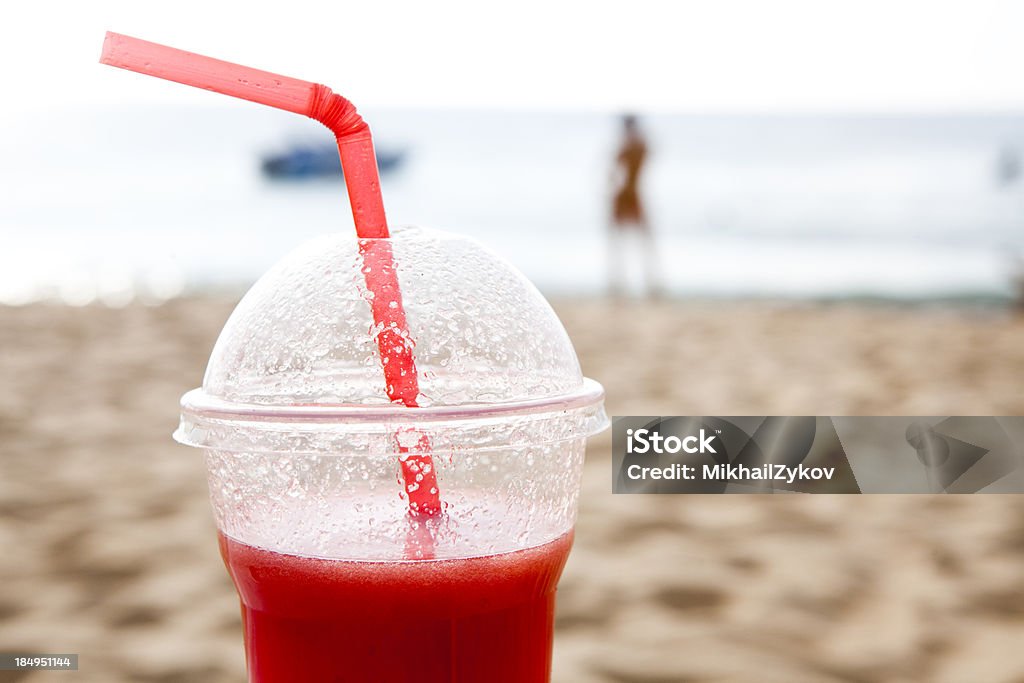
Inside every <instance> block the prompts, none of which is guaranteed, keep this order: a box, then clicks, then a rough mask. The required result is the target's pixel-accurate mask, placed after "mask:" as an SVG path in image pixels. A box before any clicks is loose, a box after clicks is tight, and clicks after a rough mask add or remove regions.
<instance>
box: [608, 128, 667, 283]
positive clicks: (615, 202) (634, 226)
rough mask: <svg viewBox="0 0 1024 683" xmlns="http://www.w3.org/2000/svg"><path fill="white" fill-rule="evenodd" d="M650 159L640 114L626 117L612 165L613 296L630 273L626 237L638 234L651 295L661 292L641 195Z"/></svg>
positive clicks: (610, 265) (610, 253)
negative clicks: (624, 243)
mask: <svg viewBox="0 0 1024 683" xmlns="http://www.w3.org/2000/svg"><path fill="white" fill-rule="evenodd" d="M646 160H647V141H646V140H645V139H644V136H643V134H642V133H641V132H640V128H639V126H638V124H637V119H636V116H634V115H633V114H626V115H624V116H623V117H622V142H621V143H619V150H618V152H617V153H616V155H615V163H614V165H613V166H612V174H611V184H612V216H611V218H612V220H611V224H610V226H609V228H610V230H609V232H610V234H609V238H610V239H609V244H608V287H609V290H610V293H611V294H612V296H619V295H621V294H622V293H623V291H624V287H623V280H624V277H625V273H626V259H625V253H626V252H625V250H624V249H623V245H622V242H623V238H624V237H625V236H626V235H627V234H629V233H631V232H632V233H634V234H636V235H637V236H638V237H639V238H640V240H641V250H642V268H643V273H644V282H645V284H646V288H647V296H649V297H658V296H660V295H661V280H660V276H659V272H658V262H657V252H656V251H655V246H654V236H653V234H652V233H651V226H650V223H648V221H647V214H646V212H645V211H644V205H643V201H642V200H641V198H640V172H641V171H642V170H643V167H644V162H645V161H646Z"/></svg>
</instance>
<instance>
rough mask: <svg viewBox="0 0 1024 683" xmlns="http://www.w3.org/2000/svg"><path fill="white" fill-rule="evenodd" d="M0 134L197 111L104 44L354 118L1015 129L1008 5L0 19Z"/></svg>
mask: <svg viewBox="0 0 1024 683" xmlns="http://www.w3.org/2000/svg"><path fill="white" fill-rule="evenodd" d="M3 15H4V16H3V20H2V22H0V58H2V62H0V64H2V65H3V66H0V69H2V70H3V72H2V76H3V78H2V82H0V99H2V106H0V120H2V119H3V118H8V119H9V117H16V118H19V117H20V118H23V117H24V116H25V115H26V114H27V113H29V112H31V111H34V110H39V109H52V108H55V107H59V106H62V105H63V104H64V103H67V102H81V103H86V104H89V105H91V106H95V107H108V106H119V105H121V104H131V103H142V104H148V103H153V102H176V103H190V102H191V103H207V104H210V103H213V102H214V100H215V98H216V97H217V96H215V95H211V94H209V93H204V92H201V91H192V90H191V89H189V88H185V87H184V86H179V85H176V84H169V83H165V82H161V81H157V80H156V79H147V78H145V77H142V76H137V75H134V74H129V73H127V72H122V71H119V70H115V69H111V68H109V67H103V66H100V65H99V64H98V63H97V59H98V56H99V51H100V46H101V43H102V39H103V33H104V31H105V30H106V29H110V30H113V31H117V32H120V33H127V34H129V35H135V36H138V37H140V38H145V39H148V40H153V41H156V42H162V43H167V44H169V45H173V46H175V47H180V48H183V49H187V50H192V51H195V52H201V53H205V54H209V55H211V56H214V57H219V58H222V59H228V60H230V61H236V62H241V63H244V64H249V65H251V66H255V67H260V68H264V69H268V70H271V71H277V72H279V73H284V74H286V75H290V76H296V77H299V78H305V79H308V80H318V81H321V82H324V83H326V84H328V85H330V86H331V87H332V88H334V89H335V90H337V91H338V92H341V93H342V94H344V95H346V96H347V97H349V98H350V99H352V100H353V101H355V102H356V104H357V105H359V106H362V107H369V106H416V107H446V106H459V107H487V108H493V107H500V108H509V107H512V108H527V109H622V108H630V109H638V110H644V111H654V110H658V111H666V110H667V111H703V112H708V111H711V112H723V111H728V112H750V111H757V112H762V111H905V112H920V111H935V110H951V109H952V110H961V111H962V110H983V111H992V110H1021V109H1024V2H1011V1H1008V0H1002V1H998V0H956V1H947V2H944V1H942V0H931V1H922V2H918V1H910V0H886V1H875V0H851V1H842V2H841V1H837V0H807V1H802V0H707V1H702V2H685V1H674V2H670V1H664V2H645V1H643V0H620V1H619V2H605V1H603V0H592V1H590V2H568V1H559V0H548V1H547V2H544V1H537V0H515V1H512V2H501V3H498V2H493V1H489V0H476V1H474V2H452V1H431V0H421V1H420V2H383V1H373V0H365V1H363V2H359V3H355V2H347V1H345V0H335V1H333V2H322V3H311V2H300V1H298V0H296V1H293V2H289V1H288V0H277V1H275V2H272V3H260V2H256V1H255V0H253V1H250V2H243V3H235V2H218V1H217V0H175V1H174V2H168V3H151V2H140V1H138V0H135V1H133V2H113V1H101V2H75V1H68V2H64V3H55V2H18V3H13V2H9V3H5V6H4V9H3Z"/></svg>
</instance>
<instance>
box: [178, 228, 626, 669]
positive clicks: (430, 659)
mask: <svg viewBox="0 0 1024 683" xmlns="http://www.w3.org/2000/svg"><path fill="white" fill-rule="evenodd" d="M387 241H388V244H389V246H390V249H391V252H392V253H393V255H394V265H395V268H396V272H397V276H398V280H399V281H400V282H401V286H402V298H403V299H404V302H403V303H404V309H405V314H406V320H407V323H408V336H409V338H410V339H412V340H414V341H415V349H414V353H415V356H416V365H417V369H418V374H419V391H420V394H419V396H418V400H417V405H418V407H412V408H410V407H406V406H405V405H401V404H398V403H393V402H391V401H389V399H388V391H387V390H386V388H385V386H384V380H383V377H382V373H381V368H380V365H381V359H380V355H379V353H380V350H379V348H378V344H377V336H378V335H380V334H381V333H382V332H383V330H382V329H380V328H381V326H380V325H379V324H376V325H375V323H374V316H373V314H372V313H371V306H372V304H373V303H374V302H373V301H372V299H373V296H374V295H372V294H371V292H370V291H369V290H368V289H367V287H366V279H365V276H366V273H365V268H367V267H369V266H368V265H367V264H366V261H365V260H364V259H363V258H362V255H361V250H365V248H366V247H367V246H368V245H367V244H366V242H365V241H363V243H362V244H360V241H358V240H355V239H353V238H351V237H348V236H345V235H331V236H325V237H323V238H319V239H317V240H314V241H312V242H310V243H308V244H306V245H305V246H303V247H300V248H299V249H298V250H296V251H295V252H293V253H292V254H290V255H289V256H287V257H286V258H285V259H284V260H283V261H282V262H280V263H279V264H278V265H276V266H275V267H274V268H272V269H271V270H270V271H269V272H268V273H267V274H266V275H264V276H263V278H261V279H260V280H259V281H258V282H257V283H256V285H255V286H253V288H252V289H251V290H250V291H249V292H248V294H246V296H245V297H244V298H243V299H242V301H241V302H240V303H239V305H238V307H237V308H236V309H235V311H234V313H233V314H232V315H231V318H230V319H229V320H228V322H227V324H226V325H225V327H224V330H223V331H222V333H221V335H220V338H219V339H218V341H217V344H216V346H215V348H214V350H213V353H212V355H211V358H210V363H209V366H208V368H207V371H206V376H205V378H204V381H203V387H202V388H201V389H196V390H194V391H192V392H189V393H188V394H186V395H185V396H184V397H183V399H182V418H181V425H180V427H179V429H178V431H177V432H176V433H175V438H176V439H177V440H179V441H180V442H182V443H185V444H189V445H192V446H198V447H201V448H203V449H205V455H206V464H207V472H208V477H209V485H210V497H211V502H212V506H213V510H214V516H215V519H216V523H217V527H218V530H219V536H220V547H221V552H222V555H223V557H224V561H225V563H226V565H227V567H228V571H229V573H230V574H231V577H232V579H233V580H234V582H235V586H236V588H237V590H238V593H239V596H240V599H241V605H242V615H243V623H244V631H245V639H246V656H247V662H248V670H249V680H250V681H260V682H263V683H266V682H279V681H329V680H330V681H333V680H346V681H347V680H351V681H418V682H420V683H433V682H441V681H488V682H489V683H504V682H509V683H511V682H515V683H533V682H543V681H547V680H549V672H550V664H551V647H552V635H553V614H554V602H555V588H556V585H557V582H558V579H559V576H560V574H561V571H562V568H563V566H564V563H565V561H566V558H567V556H568V553H569V549H570V546H571V544H572V538H573V525H574V522H575V517H576V508H577V499H578V495H579V486H580V475H581V470H582V465H583V458H584V446H585V441H586V438H587V437H588V436H590V435H592V434H594V433H596V432H597V431H600V430H602V429H603V428H605V427H606V426H607V417H606V416H605V414H604V411H603V408H602V399H603V390H602V389H601V387H600V385H598V384H597V383H596V382H593V381H591V380H587V379H585V378H583V376H582V374H581V372H580V368H579V363H578V361H577V358H576V354H575V352H574V350H573V347H572V344H571V342H570V341H569V338H568V336H567V334H566V333H565V330H564V328H563V327H562V325H561V323H560V322H559V320H558V318H557V316H556V315H555V314H554V312H553V311H552V310H551V308H550V306H548V304H547V302H546V301H545V300H544V298H543V297H542V296H541V295H540V293H539V292H537V290H536V289H535V288H534V287H533V286H532V285H531V284H530V283H529V282H528V281H527V280H526V279H525V278H524V277H523V276H522V275H521V274H520V273H518V272H517V271H516V270H515V269H514V268H513V267H512V266H510V265H509V264H507V263H506V262H504V261H503V260H501V259H500V258H498V257H497V256H495V255H494V254H493V253H491V252H489V251H487V250H486V249H484V248H483V247H481V246H480V245H479V244H477V243H476V242H474V241H472V240H468V239H465V238H461V237H456V236H452V235H447V234H444V233H438V232H432V231H426V230H420V229H404V230H397V231H395V232H394V233H393V234H392V237H391V238H390V239H389V240H387ZM378 303H379V302H378ZM424 444H428V446H426V447H428V448H429V451H430V452H429V453H423V452H422V450H423V449H424ZM417 455H427V456H429V458H428V461H429V462H431V463H432V465H431V466H432V467H433V468H434V472H433V473H434V474H435V475H436V478H437V485H438V486H439V488H440V490H441V496H440V498H441V501H442V505H441V511H440V513H438V514H433V515H416V514H412V513H411V512H410V507H409V505H408V497H409V494H410V490H409V487H416V486H417V481H416V478H415V477H413V478H412V480H411V481H410V479H409V478H407V477H406V476H404V475H403V472H402V463H401V462H400V459H403V460H404V459H407V458H409V457H413V458H414V457H416V456H417ZM413 493H415V491H414V490H413Z"/></svg>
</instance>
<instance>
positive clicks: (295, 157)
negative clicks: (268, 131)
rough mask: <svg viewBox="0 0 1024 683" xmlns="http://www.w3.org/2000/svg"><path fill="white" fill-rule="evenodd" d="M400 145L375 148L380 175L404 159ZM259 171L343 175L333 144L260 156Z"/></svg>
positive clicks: (299, 176)
mask: <svg viewBox="0 0 1024 683" xmlns="http://www.w3.org/2000/svg"><path fill="white" fill-rule="evenodd" d="M405 156H406V151H405V150H404V149H393V150H377V168H379V169H380V173H381V175H385V174H387V173H390V172H393V171H395V170H397V169H398V168H399V167H400V166H401V165H402V164H403V163H404V161H405ZM260 168H261V170H262V171H263V175H264V176H266V177H267V178H270V179H271V180H308V179H314V178H330V177H336V176H340V175H343V174H342V171H341V161H340V160H339V159H338V148H337V146H334V145H322V146H313V145H306V146H295V147H291V148H290V149H287V150H285V151H284V152H281V153H280V154H272V155H268V156H265V157H263V159H262V162H261V165H260Z"/></svg>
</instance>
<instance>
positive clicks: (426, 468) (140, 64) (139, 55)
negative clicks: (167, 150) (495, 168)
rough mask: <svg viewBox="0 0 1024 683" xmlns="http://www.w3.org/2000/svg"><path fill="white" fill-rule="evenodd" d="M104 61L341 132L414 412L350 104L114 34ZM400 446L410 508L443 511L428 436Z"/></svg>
mask: <svg viewBox="0 0 1024 683" xmlns="http://www.w3.org/2000/svg"><path fill="white" fill-rule="evenodd" d="M100 62H101V63H103V64H109V65H110V66H116V67H120V68H122V69H128V70H129V71H136V72H138V73H141V74H146V75H149V76H156V77H157V78H164V79H166V80H169V81H175V82H177V83H183V84H185V85H191V86H194V87H197V88H203V89H204V90H212V91H213V92H218V93H222V94H224V95H231V96H232V97H239V98H241V99H243V100H249V101H250V102H257V103H259V104H265V105H267V106H270V107H276V108H277V109H284V110H285V111H290V112H294V113H296V114H303V115H305V116H308V117H310V118H312V119H315V120H317V121H319V122H320V123H322V124H324V125H325V126H327V127H328V128H329V129H330V130H331V132H333V133H334V136H335V138H336V139H337V141H338V153H339V155H340V156H341V166H342V168H343V169H344V172H345V185H346V187H347V188H348V197H349V202H350V203H351V205H352V218H353V219H354V221H355V225H356V234H357V235H358V236H359V238H360V241H359V251H360V253H361V254H362V256H363V275H364V278H365V280H366V287H367V289H369V291H370V294H371V295H372V296H373V301H372V302H371V307H372V309H373V321H374V323H375V326H376V327H377V328H378V329H379V332H378V334H377V335H376V337H377V348H378V350H379V351H380V358H381V362H382V364H383V366H384V381H385V384H386V385H387V386H386V390H387V395H388V398H389V399H391V401H392V402H394V403H401V404H402V405H404V406H406V407H408V408H415V407H417V405H418V404H417V398H418V397H419V393H420V390H419V379H418V375H417V372H416V360H415V358H414V356H413V340H412V338H411V337H410V336H409V327H408V324H407V323H406V320H405V308H404V307H403V306H402V294H401V290H400V289H399V286H398V273H397V272H396V271H395V263H394V256H393V254H392V251H391V243H390V242H386V241H376V239H375V238H386V237H388V236H389V233H388V224H387V219H386V217H385V215H384V202H383V200H382V199H381V193H380V178H379V176H378V175H377V158H376V156H375V154H374V151H373V139H372V137H371V136H370V127H369V126H368V125H366V122H365V121H363V119H362V117H360V116H359V114H358V113H357V112H356V108H355V106H353V105H352V103H351V102H349V101H348V100H347V99H345V98H344V97H342V96H341V95H338V94H336V93H334V92H332V91H331V89H330V88H328V87H327V86H325V85H320V84H319V83H310V82H309V81H301V80H299V79H297V78H289V77H288V76H281V75H278V74H274V73H270V72H269V71H261V70H259V69H253V68H250V67H247V66H241V65H239V64H232V63H231V62H225V61H221V60H219V59H213V58H211V57H204V56H203V55H197V54H195V53H193V52H185V51H184V50H178V49H176V48H173V47H167V46H166V45H159V44H157V43H151V42H149V41H146V40H139V39H138V38H132V37H130V36H124V35H121V34H119V33H111V32H109V31H108V32H107V36H106V38H105V39H104V41H103V54H102V55H101V56H100ZM409 450H410V449H408V448H406V447H405V446H402V445H401V444H399V446H398V451H399V453H400V454H401V455H400V461H401V468H402V477H403V480H404V482H405V489H406V491H407V492H408V495H409V508H410V510H411V511H412V512H414V513H417V514H427V515H431V514H435V513H437V512H439V511H440V509H441V502H440V496H439V494H438V488H437V474H436V473H435V472H434V465H433V460H432V458H431V456H430V455H429V452H430V442H429V440H428V439H427V438H426V437H421V438H420V439H419V442H418V445H417V448H416V451H417V452H416V453H413V454H410V453H409Z"/></svg>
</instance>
